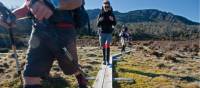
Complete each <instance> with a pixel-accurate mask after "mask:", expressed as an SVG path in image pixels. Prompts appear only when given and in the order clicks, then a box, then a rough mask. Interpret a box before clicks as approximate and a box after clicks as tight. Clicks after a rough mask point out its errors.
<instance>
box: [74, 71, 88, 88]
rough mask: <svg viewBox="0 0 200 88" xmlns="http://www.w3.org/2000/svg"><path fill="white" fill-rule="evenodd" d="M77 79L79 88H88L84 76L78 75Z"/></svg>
mask: <svg viewBox="0 0 200 88" xmlns="http://www.w3.org/2000/svg"><path fill="white" fill-rule="evenodd" d="M76 79H77V81H78V84H79V88H87V79H86V78H85V77H84V76H83V75H82V74H79V75H77V76H76Z"/></svg>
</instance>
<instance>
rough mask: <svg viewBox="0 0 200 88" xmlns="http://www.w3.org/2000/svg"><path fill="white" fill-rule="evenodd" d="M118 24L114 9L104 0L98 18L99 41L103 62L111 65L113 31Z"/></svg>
mask: <svg viewBox="0 0 200 88" xmlns="http://www.w3.org/2000/svg"><path fill="white" fill-rule="evenodd" d="M115 25H116V19H115V16H114V13H113V9H112V7H111V4H110V2H109V1H108V0H104V1H103V6H102V10H101V12H100V14H99V16H98V18H97V26H98V27H99V28H100V31H99V41H100V47H102V50H103V64H104V65H106V62H107V64H108V65H109V59H110V43H111V41H112V32H113V30H114V26H115Z"/></svg>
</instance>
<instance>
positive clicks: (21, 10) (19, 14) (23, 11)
mask: <svg viewBox="0 0 200 88" xmlns="http://www.w3.org/2000/svg"><path fill="white" fill-rule="evenodd" d="M28 12H29V10H28V8H27V6H26V3H24V5H23V6H22V7H20V8H18V9H15V10H14V11H13V13H14V14H15V16H16V18H17V19H18V18H22V17H25V16H26V14H27V13H28Z"/></svg>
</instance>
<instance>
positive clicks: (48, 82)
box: [42, 77, 70, 88]
mask: <svg viewBox="0 0 200 88" xmlns="http://www.w3.org/2000/svg"><path fill="white" fill-rule="evenodd" d="M42 83H43V88H69V87H70V84H69V82H68V81H67V80H65V79H64V78H62V77H58V78H47V79H45V80H44V81H43V82H42Z"/></svg>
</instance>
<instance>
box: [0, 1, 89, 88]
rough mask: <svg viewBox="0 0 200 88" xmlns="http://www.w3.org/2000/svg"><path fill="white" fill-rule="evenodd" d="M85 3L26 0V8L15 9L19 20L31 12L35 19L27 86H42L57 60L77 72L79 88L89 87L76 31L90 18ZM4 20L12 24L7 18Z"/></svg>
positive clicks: (29, 52)
mask: <svg viewBox="0 0 200 88" xmlns="http://www.w3.org/2000/svg"><path fill="white" fill-rule="evenodd" d="M83 3H84V1H83V0H25V3H24V5H23V6H22V7H20V8H18V9H16V10H14V11H13V15H14V16H15V17H16V18H17V19H18V18H22V17H25V16H27V14H28V16H29V17H30V18H31V19H32V21H33V25H32V26H33V29H32V33H31V36H30V40H29V47H28V51H27V57H26V58H27V64H26V65H25V70H24V73H23V79H24V88H42V83H41V80H42V79H43V78H46V77H48V76H49V72H50V69H51V67H52V64H53V62H54V61H55V60H57V61H58V64H59V66H60V68H61V69H62V70H63V72H64V74H66V75H72V74H74V75H75V77H76V79H77V81H78V84H79V88H87V80H86V78H85V76H84V75H83V74H82V70H81V69H80V68H79V64H78V56H77V49H76V30H75V29H76V28H79V27H81V26H82V25H84V24H82V23H87V22H85V21H86V20H88V17H84V15H87V13H86V11H85V9H84V8H83ZM77 19H78V20H77ZM80 19H81V20H80ZM82 21H84V22H82ZM0 23H1V25H2V24H3V25H4V27H5V28H8V27H9V26H8V25H6V24H5V23H4V22H3V21H1V22H0ZM54 58H56V59H54Z"/></svg>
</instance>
